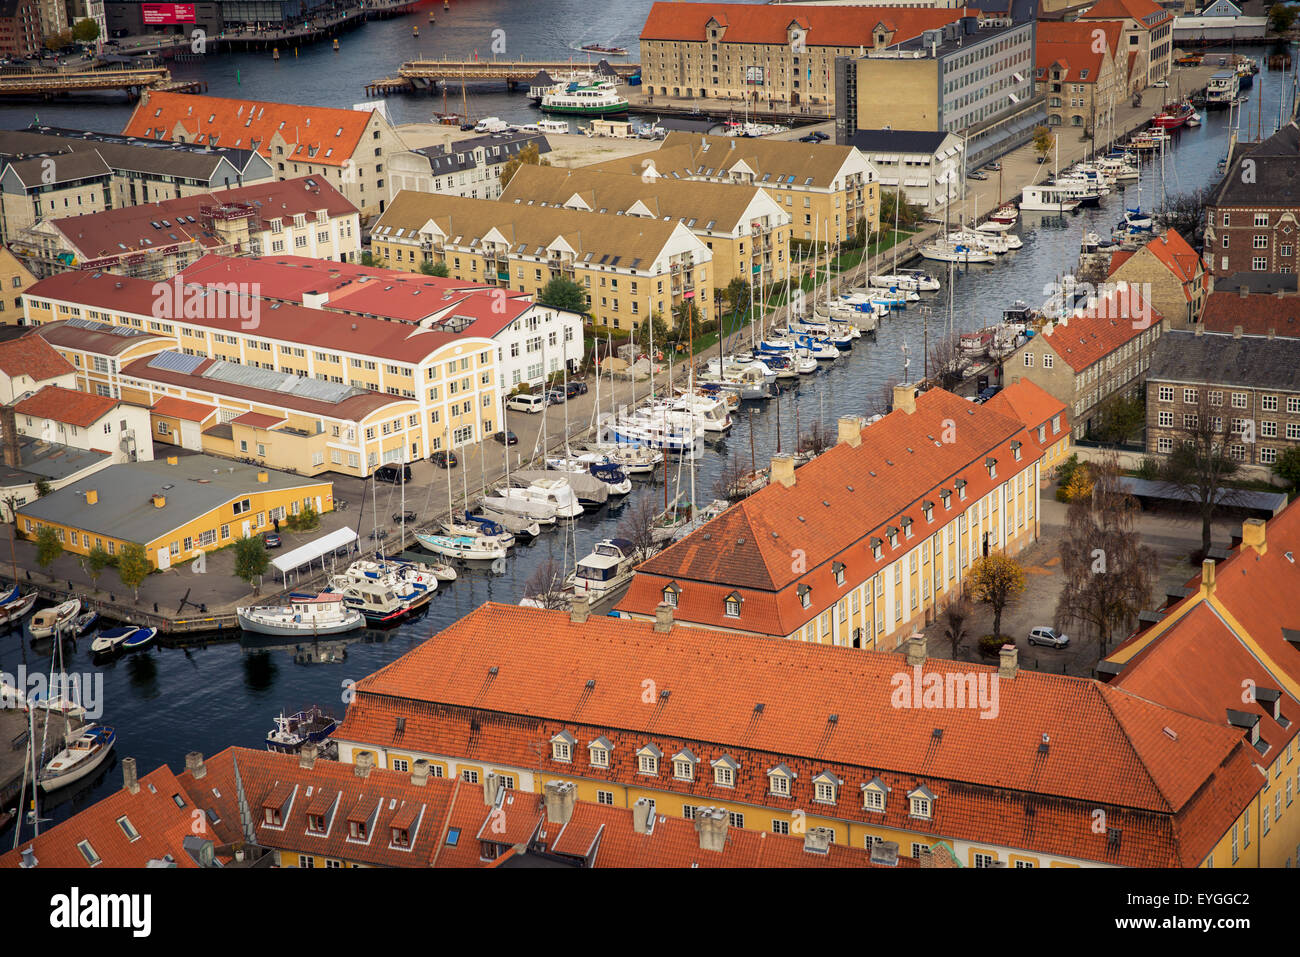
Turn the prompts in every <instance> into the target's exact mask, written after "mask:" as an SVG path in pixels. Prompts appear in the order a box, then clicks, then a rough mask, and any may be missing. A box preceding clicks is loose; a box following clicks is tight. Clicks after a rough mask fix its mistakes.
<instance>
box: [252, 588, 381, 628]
mask: <svg viewBox="0 0 1300 957" xmlns="http://www.w3.org/2000/svg"><path fill="white" fill-rule="evenodd" d="M235 617H236V618H237V619H238V620H239V627H240V628H243V629H244V630H245V631H251V632H254V633H256V634H259V635H303V634H311V635H338V634H342V633H343V632H346V631H353V630H354V629H357V628H360V627H361V626H362V625H364V624H365V623H366V619H365V616H364V615H362V614H361V612H359V611H356V610H355V609H349V608H344V607H343V596H341V595H339V594H337V593H335V592H321V593H320V594H316V595H310V594H300V593H296V592H292V593H290V595H289V603H288V604H286V605H247V606H244V607H240V608H236V609H235Z"/></svg>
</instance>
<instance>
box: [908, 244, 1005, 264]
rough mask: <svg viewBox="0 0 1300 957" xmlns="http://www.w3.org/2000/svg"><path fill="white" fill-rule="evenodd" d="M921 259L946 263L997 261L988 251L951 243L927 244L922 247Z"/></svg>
mask: <svg viewBox="0 0 1300 957" xmlns="http://www.w3.org/2000/svg"><path fill="white" fill-rule="evenodd" d="M921 257H922V258H923V259H933V260H934V261H935V262H944V263H991V262H993V261H994V260H995V259H997V256H995V255H994V254H993V253H991V252H989V251H988V250H987V249H980V248H979V247H977V246H968V245H966V244H964V243H949V242H934V243H927V244H926V245H924V246H922V247H921Z"/></svg>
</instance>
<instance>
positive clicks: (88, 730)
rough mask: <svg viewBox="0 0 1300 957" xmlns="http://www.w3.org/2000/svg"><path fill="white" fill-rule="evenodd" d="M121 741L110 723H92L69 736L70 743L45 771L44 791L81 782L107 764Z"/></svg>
mask: <svg viewBox="0 0 1300 957" xmlns="http://www.w3.org/2000/svg"><path fill="white" fill-rule="evenodd" d="M115 741H117V732H115V731H114V730H113V729H112V728H110V727H108V726H107V725H102V724H88V725H86V726H85V727H84V728H82V729H81V730H80V731H77V732H76V733H75V734H73V735H72V736H71V737H69V738H68V742H67V746H66V747H65V748H64V749H63V750H62V751H60V752H59V753H58V754H56V755H55V756H54V758H53V760H51V761H50V763H49V764H47V765H45V767H44V769H43V770H42V771H41V774H40V777H39V778H38V781H39V782H40V785H41V790H42V791H45V792H46V793H47V794H48V793H49V792H50V791H54V790H57V789H58V788H61V787H66V786H67V785H69V784H71V783H72V782H74V781H80V780H81V779H82V778H84V777H85V776H86V775H88V774H90V773H91V772H92V771H94V770H95V768H97V767H99V766H100V765H101V764H103V763H104V759H105V758H107V757H108V753H109V752H110V751H112V750H113V743H114V742H115Z"/></svg>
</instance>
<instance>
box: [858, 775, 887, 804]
mask: <svg viewBox="0 0 1300 957" xmlns="http://www.w3.org/2000/svg"><path fill="white" fill-rule="evenodd" d="M888 795H889V788H887V787H885V782H884V781H882V780H880V778H872V779H871V780H870V781H868V782H867V783H866V784H864V785H862V807H863V809H864V810H867V811H877V812H880V813H883V812H884V810H885V798H886V797H887V796H888Z"/></svg>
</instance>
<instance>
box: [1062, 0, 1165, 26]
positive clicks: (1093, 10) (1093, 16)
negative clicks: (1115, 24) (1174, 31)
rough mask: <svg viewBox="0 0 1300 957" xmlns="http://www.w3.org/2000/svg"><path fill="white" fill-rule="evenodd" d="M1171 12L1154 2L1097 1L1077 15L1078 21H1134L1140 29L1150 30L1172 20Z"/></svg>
mask: <svg viewBox="0 0 1300 957" xmlns="http://www.w3.org/2000/svg"><path fill="white" fill-rule="evenodd" d="M1173 18H1174V15H1173V12H1172V11H1170V10H1166V9H1165V8H1164V7H1162V6H1160V4H1158V3H1155V2H1154V0H1097V2H1096V3H1094V4H1093V5H1092V6H1091V7H1089V8H1088V9H1087V10H1085V11H1084V12H1083V13H1081V14H1079V19H1080V20H1123V19H1130V20H1136V21H1137V24H1138V26H1139V27H1140V28H1142V29H1144V30H1150V29H1152V28H1154V27H1158V26H1160V24H1162V23H1164V22H1166V21H1168V20H1172V19H1173Z"/></svg>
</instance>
